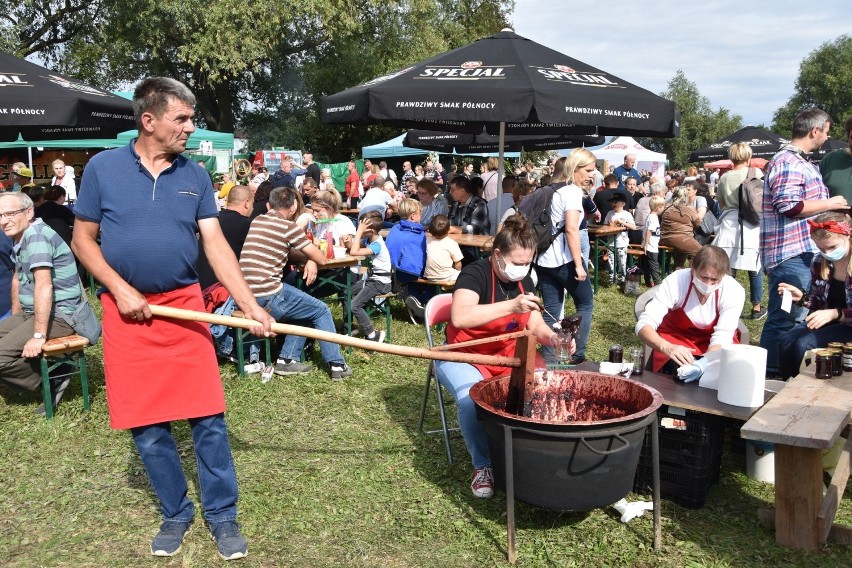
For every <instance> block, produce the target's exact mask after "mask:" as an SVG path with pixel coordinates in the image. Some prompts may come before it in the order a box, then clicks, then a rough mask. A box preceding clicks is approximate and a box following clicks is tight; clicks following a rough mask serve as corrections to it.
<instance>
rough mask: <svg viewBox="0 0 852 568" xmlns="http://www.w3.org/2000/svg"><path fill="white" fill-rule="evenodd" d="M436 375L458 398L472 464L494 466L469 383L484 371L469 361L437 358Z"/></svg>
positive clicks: (479, 378) (461, 427) (464, 434)
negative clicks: (462, 361) (471, 396)
mask: <svg viewBox="0 0 852 568" xmlns="http://www.w3.org/2000/svg"><path fill="white" fill-rule="evenodd" d="M435 376H436V377H437V378H438V381H439V382H440V383H441V384H442V385H444V388H446V389H447V391H449V393H450V394H451V395H452V396H453V399H455V401H456V407H457V409H458V420H459V428H460V429H461V433H462V437H463V438H464V443H465V444H466V445H467V451H468V452H469V453H470V457H471V461H472V462H473V467H475V468H481V467H491V455H490V453H489V452H488V438H487V437H486V435H485V423H484V422H483V421H482V420H479V419H478V418H477V417H476V405H475V404H474V402H473V399H472V398H470V395H469V392H470V387H472V386H473V385H475V384H476V383H478V382H479V381H481V380H482V373H480V372H479V369H477V368H476V367H474V366H473V365H470V364H468V363H455V362H451V361H435Z"/></svg>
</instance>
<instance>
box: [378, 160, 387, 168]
mask: <svg viewBox="0 0 852 568" xmlns="http://www.w3.org/2000/svg"><path fill="white" fill-rule="evenodd" d="M386 167H388V163H387V162H386V161H384V160H382V161H381V162H379V168H380V169H385V168H386Z"/></svg>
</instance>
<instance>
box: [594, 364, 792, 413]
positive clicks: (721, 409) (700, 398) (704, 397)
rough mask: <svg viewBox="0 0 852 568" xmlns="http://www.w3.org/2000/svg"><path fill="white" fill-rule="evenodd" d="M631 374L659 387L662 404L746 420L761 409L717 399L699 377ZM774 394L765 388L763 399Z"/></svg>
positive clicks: (595, 369)
mask: <svg viewBox="0 0 852 568" xmlns="http://www.w3.org/2000/svg"><path fill="white" fill-rule="evenodd" d="M598 365H599V364H598V363H593V362H591V361H585V362H584V363H581V364H580V365H577V368H578V369H580V370H583V371H595V372H597V371H598V370H599V368H600V367H599V366H598ZM630 378H631V379H632V380H634V381H637V382H640V383H642V384H645V385H648V386H649V387H651V388H653V389H656V390H658V391H659V392H660V394H661V395H663V403H664V404H668V405H670V406H675V407H677V408H685V409H687V410H695V411H696V412H703V413H705V414H715V415H717V416H725V417H727V418H734V419H736V420H743V421H745V420H748V419H749V417H750V416H751V415H752V414H754V413H755V412H757V411H758V409H760V407H759V406H756V407H753V408H745V407H742V406H733V405H731V404H725V403H724V402H719V399H718V398H717V394H718V393H717V391H716V390H714V389H708V388H704V387H700V386H698V381H695V382H694V383H684V382H682V381H679V380H677V379H675V378H674V377H672V376H671V375H661V374H659V373H652V372H651V371H644V372H643V373H642V374H641V375H630ZM782 392H783V391H782ZM773 394H774V393H772V392H769V391H766V392H764V399H763V400H764V402H766V401H767V400H769V399H770V398H771V397H772V396H773Z"/></svg>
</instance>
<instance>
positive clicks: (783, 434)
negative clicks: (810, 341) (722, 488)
mask: <svg viewBox="0 0 852 568" xmlns="http://www.w3.org/2000/svg"><path fill="white" fill-rule="evenodd" d="M812 368H813V365H812V366H811V367H809V368H807V369H805V371H804V372H803V373H801V374H799V375H797V376H796V377H794V378H792V379H790V380H789V381H788V382H787V385H786V386H785V387H784V388H783V389H781V392H779V393H778V394H777V395H775V397H774V398H773V399H772V400H771V401H769V402H768V403H766V404H765V405H764V406H763V408H761V409H760V411H758V412H757V413H755V415H754V416H752V418H751V420H749V421H748V422H746V424H745V426H743V428H742V436H743V438H748V439H750V440H761V441H764V442H772V443H775V444H786V445H788V446H798V447H802V448H818V449H826V448H830V447H831V445H832V444H833V443H834V441H835V440H836V439H837V436H839V435H840V432H841V430H843V428H845V427H846V424H848V423H849V419H850V412H852V373H843V374H842V375H840V376H837V377H833V378H831V379H824V380H823V379H817V378H815V377H814V373H813V370H812Z"/></svg>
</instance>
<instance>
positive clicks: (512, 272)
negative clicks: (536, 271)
mask: <svg viewBox="0 0 852 568" xmlns="http://www.w3.org/2000/svg"><path fill="white" fill-rule="evenodd" d="M500 260H502V261H503V268H500V272H502V273H503V276H505V277H506V278H507V279H508V280H509V281H510V282H520V281H521V280H523V279H524V276H526V275H527V273H529V271H530V267H529V266H524V265H523V264H512V263H511V262H509V261H508V260H506V259H505V258H503V255H502V254H501V255H500ZM498 268H499V265H498Z"/></svg>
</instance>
